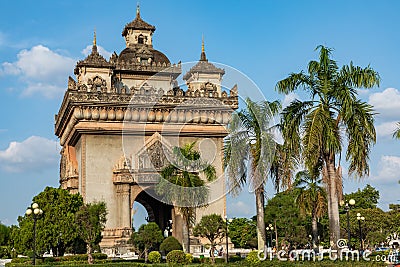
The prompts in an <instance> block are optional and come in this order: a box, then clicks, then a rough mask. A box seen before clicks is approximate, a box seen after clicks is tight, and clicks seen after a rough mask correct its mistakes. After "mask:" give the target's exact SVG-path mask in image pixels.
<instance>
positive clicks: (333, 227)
mask: <svg viewBox="0 0 400 267" xmlns="http://www.w3.org/2000/svg"><path fill="white" fill-rule="evenodd" d="M326 167H327V176H328V177H327V180H328V187H327V188H328V192H327V193H328V194H327V195H328V215H329V233H330V242H331V246H332V247H333V248H334V249H336V248H337V241H338V240H339V238H340V222H339V203H338V200H339V198H338V193H337V185H336V184H337V177H336V176H337V175H336V174H337V173H336V168H335V160H334V155H330V156H329V158H328V160H326Z"/></svg>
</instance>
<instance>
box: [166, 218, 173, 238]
mask: <svg viewBox="0 0 400 267" xmlns="http://www.w3.org/2000/svg"><path fill="white" fill-rule="evenodd" d="M172 224H173V222H172V220H168V221H167V226H166V227H165V231H164V237H169V236H170V233H172Z"/></svg>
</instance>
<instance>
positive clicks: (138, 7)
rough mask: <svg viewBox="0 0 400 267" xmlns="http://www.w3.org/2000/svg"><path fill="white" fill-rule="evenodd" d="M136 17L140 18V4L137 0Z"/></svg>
mask: <svg viewBox="0 0 400 267" xmlns="http://www.w3.org/2000/svg"><path fill="white" fill-rule="evenodd" d="M136 17H138V18H140V6H139V2H138V3H137V5H136Z"/></svg>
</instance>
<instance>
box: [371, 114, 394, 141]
mask: <svg viewBox="0 0 400 267" xmlns="http://www.w3.org/2000/svg"><path fill="white" fill-rule="evenodd" d="M399 120H400V116H399ZM375 128H376V135H377V136H378V137H390V138H392V135H393V133H394V131H395V130H396V128H397V121H390V122H384V123H381V124H378V125H376V126H375Z"/></svg>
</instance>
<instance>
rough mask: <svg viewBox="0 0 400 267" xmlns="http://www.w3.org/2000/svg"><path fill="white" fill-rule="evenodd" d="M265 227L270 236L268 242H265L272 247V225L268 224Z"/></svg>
mask: <svg viewBox="0 0 400 267" xmlns="http://www.w3.org/2000/svg"><path fill="white" fill-rule="evenodd" d="M265 229H266V230H267V232H269V237H270V243H268V242H267V244H269V245H270V247H271V248H272V232H273V231H274V227H273V226H272V224H269V225H268V226H267V228H265Z"/></svg>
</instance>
